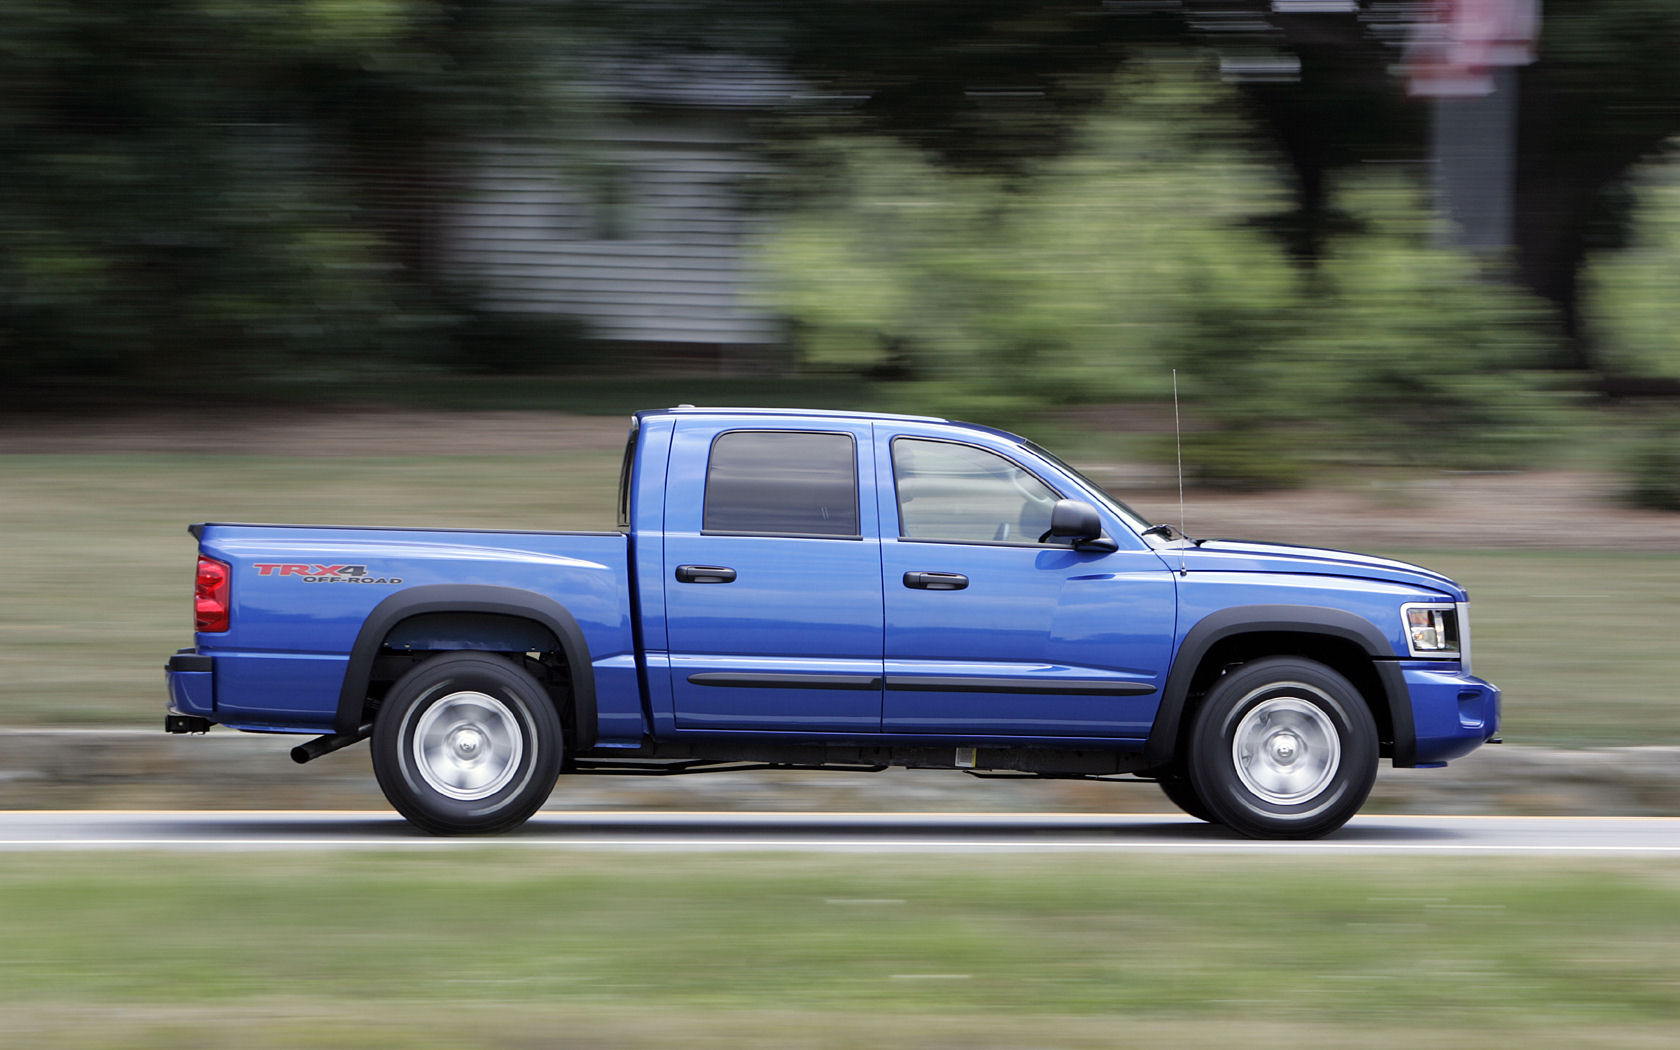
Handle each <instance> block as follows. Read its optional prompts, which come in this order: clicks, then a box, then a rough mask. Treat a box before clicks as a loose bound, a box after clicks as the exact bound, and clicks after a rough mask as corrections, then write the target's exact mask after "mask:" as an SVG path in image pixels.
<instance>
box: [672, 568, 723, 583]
mask: <svg viewBox="0 0 1680 1050" xmlns="http://www.w3.org/2000/svg"><path fill="white" fill-rule="evenodd" d="M677 582H678V583H734V582H735V570H734V569H731V568H728V567H726V566H723V565H679V566H677Z"/></svg>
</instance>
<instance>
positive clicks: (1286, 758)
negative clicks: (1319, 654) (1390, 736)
mask: <svg viewBox="0 0 1680 1050" xmlns="http://www.w3.org/2000/svg"><path fill="white" fill-rule="evenodd" d="M1189 771H1190V784H1191V786H1192V787H1193V789H1194V791H1195V794H1196V795H1197V797H1199V798H1200V799H1201V801H1202V802H1203V804H1204V805H1206V807H1207V809H1208V811H1209V812H1210V813H1211V814H1212V815H1213V817H1214V818H1215V819H1216V820H1218V821H1219V822H1220V823H1222V824H1225V825H1227V826H1228V827H1230V828H1231V829H1233V830H1235V831H1239V832H1241V833H1242V834H1244V835H1249V836H1252V837H1254V838H1281V839H1305V838H1318V837H1319V836H1321V835H1327V834H1329V833H1330V832H1332V831H1335V830H1336V829H1337V828H1339V827H1341V826H1342V825H1343V824H1345V823H1347V822H1348V820H1349V819H1350V818H1352V816H1353V815H1354V814H1355V813H1357V812H1359V807H1360V806H1362V805H1364V804H1365V799H1366V796H1368V795H1369V794H1370V793H1371V785H1372V784H1373V783H1375V781H1376V776H1377V725H1376V721H1375V719H1373V718H1372V717H1371V711H1370V709H1369V708H1368V707H1367V706H1366V705H1365V700H1364V698H1363V697H1362V696H1361V695H1360V693H1359V690H1357V689H1355V688H1354V687H1353V684H1352V683H1351V682H1349V681H1348V680H1347V679H1346V678H1344V677H1342V676H1341V675H1340V674H1337V673H1336V672H1335V671H1333V670H1331V669H1330V668H1329V667H1326V666H1324V665H1323V664H1321V663H1318V662H1316V661H1313V660H1306V659H1302V658H1299V657H1268V658H1266V659H1263V660H1256V661H1254V662H1252V663H1248V664H1244V665H1243V666H1242V667H1239V668H1237V669H1236V670H1235V671H1233V672H1231V673H1229V674H1227V675H1225V676H1224V677H1223V678H1221V679H1219V681H1218V682H1216V683H1215V684H1214V686H1213V688H1212V689H1210V690H1209V691H1208V694H1207V698H1206V699H1205V700H1204V701H1203V702H1202V706H1201V708H1200V709H1199V710H1198V711H1197V713H1196V720H1195V723H1194V726H1193V728H1192V730H1191V736H1190V761H1189Z"/></svg>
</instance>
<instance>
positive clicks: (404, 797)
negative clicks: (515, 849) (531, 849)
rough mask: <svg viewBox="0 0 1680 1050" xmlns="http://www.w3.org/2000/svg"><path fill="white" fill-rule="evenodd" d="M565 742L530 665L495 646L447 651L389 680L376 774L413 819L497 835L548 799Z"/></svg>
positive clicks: (437, 829) (378, 726)
mask: <svg viewBox="0 0 1680 1050" xmlns="http://www.w3.org/2000/svg"><path fill="white" fill-rule="evenodd" d="M562 744H563V741H562V736H561V730H560V718H559V715H558V714H557V713H556V712H555V710H554V703H553V701H551V700H550V699H549V696H548V692H547V690H545V689H544V688H543V687H542V685H541V683H539V682H538V681H537V680H536V679H535V678H533V677H531V675H530V674H529V673H527V672H526V671H525V669H524V668H522V667H520V666H518V665H517V664H515V663H513V662H512V661H510V660H508V659H506V658H505V657H501V656H497V655H495V654H493V653H478V652H462V653H448V654H445V655H443V656H436V657H433V658H432V659H430V660H427V661H426V662H425V663H423V664H420V665H418V666H416V667H415V668H413V669H412V670H410V671H409V672H408V673H407V674H405V675H403V676H402V677H401V678H400V679H398V680H397V682H396V684H394V685H393V686H391V691H390V692H389V693H388V694H387V695H386V697H385V701H384V703H383V704H381V705H380V709H379V715H378V717H377V718H376V719H375V720H374V724H373V741H372V750H373V772H374V776H375V777H376V778H377V779H378V781H379V787H380V789H381V790H382V791H384V792H385V797H386V799H388V800H389V801H390V803H391V805H392V806H393V807H395V808H396V810H397V812H399V813H401V814H402V815H403V816H404V817H406V818H408V820H409V822H410V823H412V824H414V825H415V826H416V827H418V828H421V829H422V830H425V831H429V832H431V833H432V834H434V835H475V834H493V833H495V832H501V831H508V830H510V829H512V828H516V827H518V826H519V825H521V824H523V823H524V822H525V821H526V820H528V819H529V818H530V816H531V814H533V813H535V812H536V811H537V809H538V808H539V807H540V806H541V805H542V804H543V802H544V801H546V800H547V798H548V796H549V793H550V792H551V791H552V790H553V789H554V781H555V779H556V778H557V777H558V776H559V775H560V763H561V759H562V757H563V746H562Z"/></svg>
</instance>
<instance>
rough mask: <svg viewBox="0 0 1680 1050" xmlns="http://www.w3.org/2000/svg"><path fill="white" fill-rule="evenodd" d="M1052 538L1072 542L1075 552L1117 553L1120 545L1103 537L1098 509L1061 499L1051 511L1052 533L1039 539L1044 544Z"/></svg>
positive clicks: (1075, 500) (1076, 501)
mask: <svg viewBox="0 0 1680 1050" xmlns="http://www.w3.org/2000/svg"><path fill="white" fill-rule="evenodd" d="M1052 537H1055V538H1058V539H1065V540H1072V541H1073V547H1074V549H1075V550H1081V551H1116V550H1119V549H1120V546H1119V544H1117V543H1115V542H1114V541H1113V540H1112V539H1110V538H1108V537H1107V536H1105V535H1103V530H1102V519H1101V518H1100V517H1098V516H1097V508H1095V507H1093V506H1091V505H1090V504H1089V503H1086V502H1084V501H1083V500H1077V499H1059V500H1057V501H1056V505H1055V507H1053V508H1052V509H1051V511H1050V531H1049V532H1046V533H1045V534H1044V535H1042V536H1040V537H1039V538H1038V542H1040V543H1043V542H1044V541H1045V540H1048V539H1050V538H1052Z"/></svg>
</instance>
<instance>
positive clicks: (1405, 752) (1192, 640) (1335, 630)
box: [1144, 605, 1417, 766]
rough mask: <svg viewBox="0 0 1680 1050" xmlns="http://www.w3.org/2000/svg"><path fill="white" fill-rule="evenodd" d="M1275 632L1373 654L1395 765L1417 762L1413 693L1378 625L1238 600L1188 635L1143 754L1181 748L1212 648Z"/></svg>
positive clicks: (1162, 756) (1161, 755)
mask: <svg viewBox="0 0 1680 1050" xmlns="http://www.w3.org/2000/svg"><path fill="white" fill-rule="evenodd" d="M1274 631H1284V632H1288V633H1290V634H1316V635H1321V636H1323V637H1326V638H1335V639H1337V640H1340V641H1346V642H1352V643H1354V644H1355V645H1357V646H1359V648H1360V650H1361V651H1362V652H1364V653H1365V655H1366V656H1369V657H1370V658H1371V665H1372V666H1373V667H1374V668H1375V669H1376V674H1377V681H1378V682H1380V683H1381V684H1382V688H1383V692H1384V693H1385V694H1387V699H1388V709H1389V713H1390V715H1391V717H1392V720H1393V723H1394V758H1393V761H1394V765H1396V766H1408V765H1412V764H1413V763H1414V762H1415V761H1416V757H1415V756H1416V754H1417V731H1416V729H1415V728H1414V726H1413V722H1412V699H1411V694H1410V693H1409V692H1408V691H1407V689H1406V679H1405V677H1404V676H1403V675H1402V674H1401V673H1400V662H1399V657H1398V656H1396V655H1395V653H1394V649H1393V647H1392V646H1391V645H1390V644H1389V641H1388V639H1387V638H1385V637H1383V634H1382V632H1381V631H1379V630H1377V628H1376V626H1375V625H1374V624H1372V623H1371V622H1370V621H1369V620H1367V619H1365V618H1364V617H1362V616H1356V615H1354V614H1353V613H1350V612H1344V611H1343V610H1341V609H1329V608H1324V607H1321V606H1317V605H1239V606H1236V607H1233V608H1230V609H1220V610H1218V611H1217V612H1212V613H1209V614H1208V615H1207V616H1205V617H1203V618H1202V619H1201V620H1200V621H1199V622H1198V623H1197V624H1196V626H1194V627H1192V628H1190V631H1189V633H1187V634H1186V635H1185V636H1184V643H1183V644H1182V645H1180V646H1179V647H1178V652H1177V654H1176V655H1175V656H1174V657H1173V665H1172V670H1171V671H1170V672H1168V674H1167V684H1166V688H1165V689H1163V690H1162V691H1161V706H1160V707H1159V708H1158V709H1157V710H1156V712H1155V724H1154V725H1153V726H1151V727H1150V729H1149V741H1148V743H1147V744H1146V745H1145V746H1144V755H1145V757H1147V758H1148V760H1149V763H1150V765H1151V766H1165V765H1167V764H1169V763H1170V762H1172V760H1173V757H1174V755H1175V753H1176V752H1177V750H1178V738H1179V726H1180V723H1181V722H1182V721H1183V717H1184V705H1185V703H1186V701H1187V700H1188V699H1189V695H1190V680H1191V678H1193V677H1194V676H1195V673H1196V668H1197V667H1198V666H1200V664H1201V662H1202V657H1204V656H1206V655H1207V652H1208V650H1209V649H1212V648H1213V647H1214V645H1215V644H1217V643H1218V642H1221V641H1223V640H1225V639H1226V638H1231V637H1234V636H1236V635H1241V634H1261V633H1267V632H1274Z"/></svg>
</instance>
